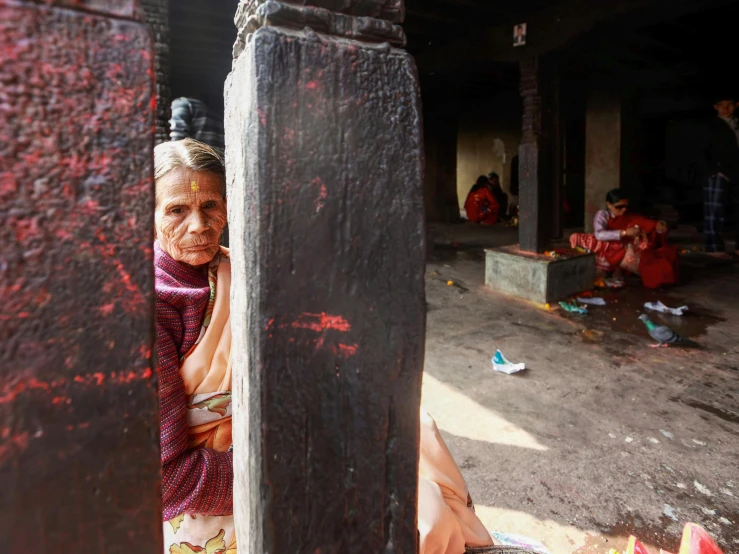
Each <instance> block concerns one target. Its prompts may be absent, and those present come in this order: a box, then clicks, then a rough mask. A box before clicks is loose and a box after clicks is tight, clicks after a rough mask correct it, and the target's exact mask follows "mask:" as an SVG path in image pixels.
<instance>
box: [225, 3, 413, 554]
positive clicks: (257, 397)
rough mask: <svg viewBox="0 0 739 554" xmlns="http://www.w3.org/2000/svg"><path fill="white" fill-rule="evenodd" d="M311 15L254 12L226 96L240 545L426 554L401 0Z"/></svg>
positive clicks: (408, 64)
mask: <svg viewBox="0 0 739 554" xmlns="http://www.w3.org/2000/svg"><path fill="white" fill-rule="evenodd" d="M306 3H310V4H311V6H298V5H295V4H286V3H285V4H283V3H281V2H275V1H272V0H270V1H268V2H265V3H253V2H252V3H243V4H242V5H241V8H240V10H239V12H238V14H237V25H238V26H239V39H238V41H237V44H236V46H235V55H236V59H235V61H234V69H233V72H232V74H231V75H230V77H229V80H228V82H227V91H226V96H227V110H226V112H227V115H226V145H227V146H226V149H227V151H226V160H227V173H228V189H229V190H228V194H229V218H230V225H231V241H232V242H231V244H232V254H231V256H232V264H233V271H234V275H233V285H232V326H233V334H234V341H233V366H234V395H235V406H234V431H233V433H234V435H233V436H234V464H235V491H236V500H235V503H234V515H235V517H236V522H237V527H238V529H237V532H238V542H239V547H240V548H242V549H244V550H245V551H247V552H252V553H257V552H259V553H261V552H275V553H281V552H321V553H324V554H328V553H337V554H339V553H341V554H347V553H357V554H359V553H361V554H367V553H369V552H394V553H395V552H397V553H408V554H412V553H415V552H416V548H417V524H416V495H417V463H418V433H419V402H420V385H421V373H422V365H423V350H424V349H423V344H424V327H425V315H424V311H425V302H424V281H423V274H424V256H425V252H424V223H423V212H424V210H423V201H422V194H421V189H422V181H423V145H422V134H421V115H420V114H421V110H420V100H419V90H418V85H417V78H416V71H415V66H414V63H413V60H412V58H411V57H410V56H409V55H408V54H407V53H406V52H404V51H403V50H399V49H397V48H393V47H391V46H390V45H389V44H388V43H387V41H392V42H393V43H395V44H402V43H403V42H404V36H403V33H402V29H401V28H400V27H399V26H398V25H397V21H398V20H399V18H398V17H397V14H402V10H403V6H402V2H401V1H400V0H373V1H366V0H345V1H343V2H336V1H332V0H320V1H319V0H312V1H311V2H306ZM255 4H259V6H258V7H257V6H255ZM321 6H324V7H323V8H322V7H321ZM338 6H341V7H342V8H341V9H339V8H338ZM329 8H333V9H329ZM367 10H370V11H367ZM306 25H309V26H311V28H309V29H306V28H305V27H306ZM316 31H320V32H321V34H317V33H316Z"/></svg>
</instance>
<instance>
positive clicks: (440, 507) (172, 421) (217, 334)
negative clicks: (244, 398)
mask: <svg viewBox="0 0 739 554" xmlns="http://www.w3.org/2000/svg"><path fill="white" fill-rule="evenodd" d="M154 153H155V179H156V238H157V241H156V243H155V245H154V252H155V254H154V263H155V269H156V298H157V303H156V321H157V324H156V327H157V354H158V367H157V371H158V375H159V389H160V395H161V400H160V404H161V442H162V470H163V473H162V489H163V492H162V494H163V501H164V536H165V553H167V554H189V553H191V552H214V553H228V554H235V553H236V538H235V532H234V525H233V516H232V515H231V514H232V512H233V458H232V453H231V449H230V447H231V365H230V360H231V357H230V353H231V327H230V319H229V318H230V311H229V287H230V280H231V275H230V269H231V266H230V263H229V260H228V251H226V249H224V248H222V247H220V246H219V239H220V238H221V233H222V232H223V229H224V227H225V226H226V198H225V194H224V181H225V179H224V174H225V171H224V165H223V160H222V159H221V157H220V155H219V154H218V153H217V152H216V151H215V150H213V149H212V148H211V147H209V146H207V145H205V144H202V143H199V142H197V141H195V140H192V139H185V140H182V141H177V142H168V143H164V144H160V145H159V146H157V147H156V149H155V151H154ZM419 535H420V539H421V548H420V552H421V553H424V554H462V553H464V552H465V551H466V550H467V549H468V547H478V548H473V550H471V551H474V552H484V551H487V549H482V550H481V549H479V547H486V546H491V545H492V544H493V541H492V539H491V537H490V535H489V534H488V532H487V530H486V529H485V527H484V526H483V525H482V523H481V522H480V520H479V519H478V518H477V517H476V516H475V513H474V510H473V508H472V503H471V501H470V500H469V494H468V492H467V486H466V485H465V482H464V479H463V478H462V474H461V473H460V471H459V468H458V467H457V465H456V464H455V463H454V460H453V459H452V456H451V454H450V453H449V450H448V449H447V447H446V445H445V444H444V441H443V440H442V438H441V435H440V434H439V431H438V429H437V428H436V425H435V423H434V421H433V420H432V419H431V417H430V416H429V415H428V414H426V413H425V412H422V413H421V461H420V467H419ZM493 548H494V547H493Z"/></svg>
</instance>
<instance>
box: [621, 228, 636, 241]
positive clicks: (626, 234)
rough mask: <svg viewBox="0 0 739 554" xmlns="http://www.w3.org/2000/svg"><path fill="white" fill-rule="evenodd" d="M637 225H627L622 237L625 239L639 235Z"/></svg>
mask: <svg viewBox="0 0 739 554" xmlns="http://www.w3.org/2000/svg"><path fill="white" fill-rule="evenodd" d="M639 231H640V229H639V227H629V228H628V229H626V230H625V231H624V232H623V235H622V236H623V237H624V238H627V239H633V238H634V237H637V236H638V235H639Z"/></svg>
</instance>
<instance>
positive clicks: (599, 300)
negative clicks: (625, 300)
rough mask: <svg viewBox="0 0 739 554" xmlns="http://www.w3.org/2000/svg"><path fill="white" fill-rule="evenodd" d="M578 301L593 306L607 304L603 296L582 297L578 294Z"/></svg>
mask: <svg viewBox="0 0 739 554" xmlns="http://www.w3.org/2000/svg"><path fill="white" fill-rule="evenodd" d="M577 301H578V302H579V303H580V304H590V305H591V306H605V305H606V301H605V300H603V299H602V298H580V297H579V296H578V297H577Z"/></svg>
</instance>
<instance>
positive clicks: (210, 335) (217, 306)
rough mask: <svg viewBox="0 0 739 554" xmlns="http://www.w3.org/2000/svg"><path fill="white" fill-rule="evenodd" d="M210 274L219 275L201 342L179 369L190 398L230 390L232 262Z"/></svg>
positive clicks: (206, 315)
mask: <svg viewBox="0 0 739 554" xmlns="http://www.w3.org/2000/svg"><path fill="white" fill-rule="evenodd" d="M223 252H224V253H227V252H228V251H227V250H226V249H225V248H224V249H223ZM209 271H215V272H216V274H215V277H216V279H215V281H216V284H215V287H216V290H215V291H214V290H211V300H210V301H209V302H208V306H207V307H206V310H205V317H204V318H203V328H204V329H203V331H202V332H201V335H200V338H199V339H198V341H197V342H196V343H195V345H194V346H193V347H192V348H191V349H190V352H188V353H187V355H186V356H185V358H184V360H183V361H182V365H181V366H180V375H182V379H183V381H184V382H185V393H186V394H188V395H190V394H201V393H205V392H219V391H224V390H230V389H231V300H230V297H229V295H230V290H231V262H229V261H228V259H225V258H221V260H220V263H218V264H217V265H216V266H211V267H210V268H209ZM212 282H213V280H212V279H211V283H212ZM212 286H213V285H212V284H211V288H212Z"/></svg>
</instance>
